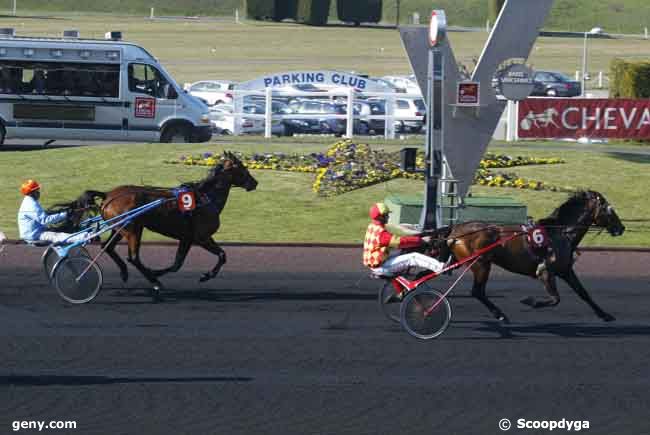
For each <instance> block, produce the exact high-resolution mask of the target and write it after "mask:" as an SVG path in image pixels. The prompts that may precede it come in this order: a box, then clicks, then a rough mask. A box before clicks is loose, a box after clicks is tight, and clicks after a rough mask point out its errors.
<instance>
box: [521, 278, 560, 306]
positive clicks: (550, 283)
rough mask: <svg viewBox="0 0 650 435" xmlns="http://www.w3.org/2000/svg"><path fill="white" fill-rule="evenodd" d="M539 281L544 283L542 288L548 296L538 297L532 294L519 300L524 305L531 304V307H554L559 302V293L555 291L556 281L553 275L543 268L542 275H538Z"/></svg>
mask: <svg viewBox="0 0 650 435" xmlns="http://www.w3.org/2000/svg"><path fill="white" fill-rule="evenodd" d="M539 279H540V281H542V283H543V284H544V288H546V291H547V292H548V294H549V296H550V297H549V298H544V299H538V298H535V297H532V296H529V297H527V298H524V299H522V300H521V303H522V304H524V305H528V306H531V307H533V308H542V307H554V306H556V305H557V304H559V303H560V293H558V291H557V282H556V280H555V275H552V274H551V273H549V271H548V270H545V271H544V272H543V273H542V275H541V276H540V277H539Z"/></svg>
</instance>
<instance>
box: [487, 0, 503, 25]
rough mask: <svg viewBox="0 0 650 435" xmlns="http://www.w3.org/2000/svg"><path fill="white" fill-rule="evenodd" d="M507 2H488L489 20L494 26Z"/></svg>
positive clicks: (492, 0) (500, 0)
mask: <svg viewBox="0 0 650 435" xmlns="http://www.w3.org/2000/svg"><path fill="white" fill-rule="evenodd" d="M505 2H506V0H488V19H489V20H490V23H492V24H494V23H495V22H496V20H497V18H498V16H499V13H500V12H501V8H503V5H504V3H505Z"/></svg>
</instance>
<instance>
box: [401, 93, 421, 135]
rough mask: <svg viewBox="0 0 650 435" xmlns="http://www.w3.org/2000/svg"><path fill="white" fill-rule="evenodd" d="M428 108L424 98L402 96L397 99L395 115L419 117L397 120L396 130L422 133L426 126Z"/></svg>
mask: <svg viewBox="0 0 650 435" xmlns="http://www.w3.org/2000/svg"><path fill="white" fill-rule="evenodd" d="M426 112H427V108H426V106H425V105H424V100H423V99H422V98H400V99H398V100H395V108H394V114H395V117H403V118H417V119H411V120H403V121H396V122H395V131H397V132H400V133H420V132H421V131H422V127H424V116H425V115H426Z"/></svg>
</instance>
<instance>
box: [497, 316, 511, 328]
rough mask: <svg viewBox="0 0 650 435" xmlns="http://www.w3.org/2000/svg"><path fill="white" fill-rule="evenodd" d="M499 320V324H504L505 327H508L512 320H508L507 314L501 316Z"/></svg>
mask: <svg viewBox="0 0 650 435" xmlns="http://www.w3.org/2000/svg"><path fill="white" fill-rule="evenodd" d="M497 320H498V321H499V322H501V323H503V324H504V325H508V324H510V319H508V318H507V317H506V316H505V314H501V315H500V316H497Z"/></svg>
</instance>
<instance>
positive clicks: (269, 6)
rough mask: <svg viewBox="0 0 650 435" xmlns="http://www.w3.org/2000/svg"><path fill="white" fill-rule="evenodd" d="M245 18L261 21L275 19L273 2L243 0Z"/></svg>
mask: <svg viewBox="0 0 650 435" xmlns="http://www.w3.org/2000/svg"><path fill="white" fill-rule="evenodd" d="M244 1H245V3H246V5H245V6H246V17H247V18H248V19H252V20H262V19H265V18H272V17H275V1H273V0H244Z"/></svg>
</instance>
